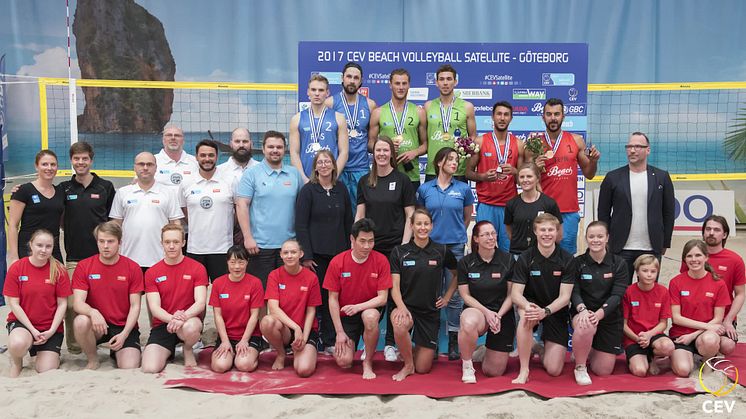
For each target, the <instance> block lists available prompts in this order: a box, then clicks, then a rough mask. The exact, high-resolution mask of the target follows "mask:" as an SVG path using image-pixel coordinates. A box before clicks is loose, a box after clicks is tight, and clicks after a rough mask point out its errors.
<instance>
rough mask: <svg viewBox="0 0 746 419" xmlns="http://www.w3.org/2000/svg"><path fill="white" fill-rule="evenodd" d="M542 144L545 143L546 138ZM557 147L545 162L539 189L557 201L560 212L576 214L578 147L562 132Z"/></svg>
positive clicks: (571, 138) (570, 135) (577, 208)
mask: <svg viewBox="0 0 746 419" xmlns="http://www.w3.org/2000/svg"><path fill="white" fill-rule="evenodd" d="M544 142H545V144H546V145H547V147H549V144H548V143H546V138H544ZM559 142H560V144H559V147H557V151H556V152H555V153H554V156H553V157H552V158H551V159H548V160H547V163H546V172H544V173H542V174H541V189H542V190H543V191H544V193H545V194H547V195H548V196H549V197H550V198H552V199H554V200H555V201H557V205H558V206H559V210H560V212H578V211H579V210H580V207H579V206H578V193H577V190H578V145H577V144H576V143H575V139H574V138H573V136H572V134H571V133H569V132H566V131H562V136H561V137H560V139H559Z"/></svg>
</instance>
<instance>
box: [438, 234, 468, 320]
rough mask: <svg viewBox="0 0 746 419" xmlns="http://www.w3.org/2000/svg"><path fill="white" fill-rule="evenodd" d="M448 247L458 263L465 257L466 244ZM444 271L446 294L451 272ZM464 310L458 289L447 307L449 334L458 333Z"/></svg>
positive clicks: (449, 245) (444, 290)
mask: <svg viewBox="0 0 746 419" xmlns="http://www.w3.org/2000/svg"><path fill="white" fill-rule="evenodd" d="M446 246H448V250H450V251H451V253H453V256H455V257H456V260H457V261H459V260H461V259H462V258H463V257H464V243H454V244H448V245H446ZM443 271H444V273H443V293H444V294H445V292H446V290H447V289H448V284H449V283H450V282H451V271H449V270H448V269H444V270H443ZM463 309H464V300H462V299H461V295H459V293H458V288H457V289H456V292H455V293H453V297H451V299H450V300H449V301H448V306H447V307H446V319H448V321H447V323H446V326H447V327H446V330H447V331H448V332H458V329H459V326H460V325H461V311H462V310H463Z"/></svg>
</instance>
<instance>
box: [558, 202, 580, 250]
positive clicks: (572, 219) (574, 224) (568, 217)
mask: <svg viewBox="0 0 746 419" xmlns="http://www.w3.org/2000/svg"><path fill="white" fill-rule="evenodd" d="M578 224H580V214H579V213H577V212H563V213H562V241H560V247H561V248H562V249H565V250H567V251H568V252H569V253H570V254H571V255H575V253H577V251H578Z"/></svg>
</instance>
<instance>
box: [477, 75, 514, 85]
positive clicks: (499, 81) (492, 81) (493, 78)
mask: <svg viewBox="0 0 746 419" xmlns="http://www.w3.org/2000/svg"><path fill="white" fill-rule="evenodd" d="M479 84H481V85H483V86H519V85H520V84H521V82H519V81H514V80H513V76H512V75H511V74H485V75H484V78H483V79H482V81H481V82H479Z"/></svg>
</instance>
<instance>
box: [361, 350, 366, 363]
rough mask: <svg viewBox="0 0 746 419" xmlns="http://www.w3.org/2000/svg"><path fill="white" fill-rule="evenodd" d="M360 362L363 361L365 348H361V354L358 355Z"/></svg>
mask: <svg viewBox="0 0 746 419" xmlns="http://www.w3.org/2000/svg"><path fill="white" fill-rule="evenodd" d="M360 360H361V361H365V348H363V353H361V354H360Z"/></svg>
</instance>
